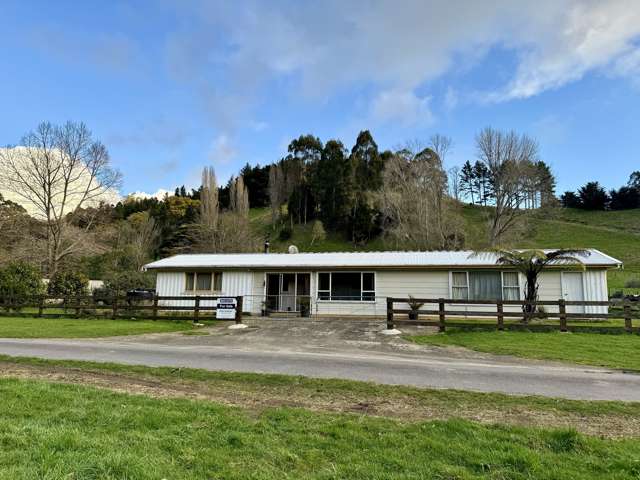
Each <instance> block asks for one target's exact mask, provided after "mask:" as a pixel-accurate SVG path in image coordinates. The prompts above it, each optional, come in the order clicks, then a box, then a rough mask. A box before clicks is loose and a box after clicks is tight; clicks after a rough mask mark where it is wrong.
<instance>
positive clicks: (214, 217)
mask: <svg viewBox="0 0 640 480" xmlns="http://www.w3.org/2000/svg"><path fill="white" fill-rule="evenodd" d="M219 212H220V204H219V201H218V182H217V180H216V172H215V170H214V169H213V167H205V168H204V169H203V170H202V190H201V191H200V223H201V224H202V225H203V226H205V227H206V228H208V229H211V230H215V229H216V228H217V227H218V216H219Z"/></svg>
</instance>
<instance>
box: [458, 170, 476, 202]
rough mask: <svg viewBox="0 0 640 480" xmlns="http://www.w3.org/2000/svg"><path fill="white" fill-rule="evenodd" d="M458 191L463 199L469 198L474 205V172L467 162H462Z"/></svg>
mask: <svg viewBox="0 0 640 480" xmlns="http://www.w3.org/2000/svg"><path fill="white" fill-rule="evenodd" d="M460 191H461V192H462V193H463V194H464V196H465V197H467V198H471V203H475V192H476V183H475V170H474V169H473V165H471V162H470V161H469V160H467V161H466V162H464V165H462V170H460Z"/></svg>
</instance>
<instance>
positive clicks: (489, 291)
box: [469, 272, 502, 300]
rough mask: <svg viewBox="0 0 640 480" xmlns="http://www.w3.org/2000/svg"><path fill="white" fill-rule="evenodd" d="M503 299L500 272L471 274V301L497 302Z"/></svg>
mask: <svg viewBox="0 0 640 480" xmlns="http://www.w3.org/2000/svg"><path fill="white" fill-rule="evenodd" d="M500 298H502V280H501V279H500V272H469V299H470V300H497V299H500Z"/></svg>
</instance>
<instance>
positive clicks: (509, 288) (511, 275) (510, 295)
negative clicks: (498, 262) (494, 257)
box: [502, 272, 520, 300]
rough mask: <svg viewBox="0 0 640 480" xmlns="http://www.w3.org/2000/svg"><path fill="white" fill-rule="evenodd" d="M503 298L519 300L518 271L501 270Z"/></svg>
mask: <svg viewBox="0 0 640 480" xmlns="http://www.w3.org/2000/svg"><path fill="white" fill-rule="evenodd" d="M502 298H503V300H520V282H519V278H518V272H502Z"/></svg>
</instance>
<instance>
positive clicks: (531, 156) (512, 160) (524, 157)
mask: <svg viewBox="0 0 640 480" xmlns="http://www.w3.org/2000/svg"><path fill="white" fill-rule="evenodd" d="M476 147H477V151H478V160H479V161H480V162H482V163H484V164H485V165H486V166H487V169H488V171H489V181H490V183H491V187H492V194H493V200H494V206H495V208H493V209H492V210H491V213H490V216H489V227H488V240H489V244H490V245H491V246H496V245H499V244H500V243H501V242H503V241H504V239H505V237H506V235H507V234H508V233H510V232H511V231H512V230H513V229H514V228H516V227H517V226H518V224H519V222H520V221H521V220H522V218H523V216H524V215H525V213H526V210H525V209H524V208H523V206H524V202H525V200H526V199H527V189H526V185H527V183H528V181H527V179H528V175H529V172H530V168H529V166H530V165H531V164H532V163H534V162H536V161H537V160H538V144H537V143H536V141H535V140H534V139H532V138H531V137H528V136H527V135H518V134H516V133H515V132H501V131H498V130H494V129H492V128H485V129H484V130H482V131H481V132H480V133H479V134H478V135H477V136H476Z"/></svg>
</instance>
